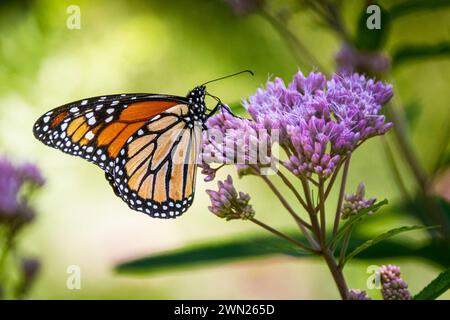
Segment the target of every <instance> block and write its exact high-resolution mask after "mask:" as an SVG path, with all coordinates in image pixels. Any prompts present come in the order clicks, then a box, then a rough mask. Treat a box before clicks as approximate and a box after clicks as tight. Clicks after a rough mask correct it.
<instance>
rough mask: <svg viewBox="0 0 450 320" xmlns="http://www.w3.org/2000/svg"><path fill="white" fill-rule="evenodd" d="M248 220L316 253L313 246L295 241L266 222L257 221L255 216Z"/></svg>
mask: <svg viewBox="0 0 450 320" xmlns="http://www.w3.org/2000/svg"><path fill="white" fill-rule="evenodd" d="M249 220H250V221H251V222H253V223H255V224H257V225H258V226H260V227H262V228H264V229H266V230H267V231H269V232H271V233H273V234H275V235H277V236H279V237H281V238H283V239H285V240H287V241H289V242H290V243H292V244H294V245H296V246H297V247H300V248H302V249H303V250H305V251H308V252H311V253H318V251H317V250H315V249H313V248H310V247H308V246H306V245H305V244H303V243H301V242H300V241H297V240H295V239H293V238H291V237H289V236H288V235H286V234H284V233H282V232H280V231H278V230H276V229H274V228H272V227H270V226H268V225H267V224H265V223H263V222H261V221H259V220H258V219H256V218H250V219H249Z"/></svg>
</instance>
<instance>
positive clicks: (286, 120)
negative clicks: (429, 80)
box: [203, 71, 392, 178]
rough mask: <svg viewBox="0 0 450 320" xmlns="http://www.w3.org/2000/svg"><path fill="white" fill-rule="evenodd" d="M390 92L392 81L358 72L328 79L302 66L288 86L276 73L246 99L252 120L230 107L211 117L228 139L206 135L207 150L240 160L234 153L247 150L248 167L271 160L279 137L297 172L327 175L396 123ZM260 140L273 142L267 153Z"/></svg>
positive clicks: (215, 157)
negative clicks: (385, 111)
mask: <svg viewBox="0 0 450 320" xmlns="http://www.w3.org/2000/svg"><path fill="white" fill-rule="evenodd" d="M391 97H392V87H391V86H390V85H385V84H383V83H381V82H375V81H373V80H371V79H367V78H366V77H364V76H361V75H358V74H349V75H334V76H332V77H331V79H330V80H328V81H327V79H326V77H325V76H324V75H323V74H321V73H314V72H311V73H310V74H309V75H308V76H304V75H303V74H302V72H301V71H299V72H298V73H296V74H295V75H294V77H293V79H292V81H291V82H290V83H289V84H288V85H286V84H285V83H284V82H283V80H282V79H280V78H275V79H274V80H273V81H269V82H268V83H267V84H266V88H265V89H262V88H260V89H258V90H257V91H256V93H255V94H254V95H253V96H251V97H249V98H248V100H246V101H244V102H243V105H244V107H245V108H246V109H247V111H248V113H249V114H250V115H251V117H252V120H249V119H243V118H238V117H235V116H233V115H232V114H231V113H229V112H227V111H226V110H224V111H223V112H221V113H218V114H216V115H215V116H213V117H211V118H210V119H209V121H208V123H207V126H208V128H209V129H213V130H216V131H217V132H218V133H220V134H221V135H222V136H223V138H222V139H221V140H220V141H217V140H215V139H214V138H211V139H205V140H204V141H205V143H204V148H203V150H204V151H206V152H204V154H205V155H206V158H207V160H210V162H220V163H235V164H236V160H237V158H236V157H234V156H229V154H234V155H235V154H243V157H244V160H245V161H244V163H237V164H239V165H240V167H241V168H244V169H247V168H246V167H245V164H247V162H252V163H253V164H256V165H257V167H261V166H262V165H263V164H267V163H271V160H272V159H271V157H272V155H271V152H270V146H271V145H273V143H274V141H275V140H277V141H279V144H280V145H281V146H282V147H283V149H284V150H286V151H287V153H288V154H289V159H287V160H286V161H285V162H284V165H285V166H286V167H287V168H288V169H289V170H290V171H291V172H292V173H294V174H295V175H303V176H311V175H312V174H317V175H318V176H320V177H322V178H327V177H329V176H330V175H331V174H332V173H333V172H334V170H335V169H336V167H338V164H339V162H340V161H342V159H343V158H344V157H346V156H347V155H348V154H349V153H351V152H352V151H353V150H354V149H355V148H357V147H358V146H359V145H360V144H361V143H363V142H364V141H365V140H367V139H369V138H371V137H373V136H376V135H382V134H384V133H386V132H387V131H388V130H389V128H391V126H392V124H391V123H387V122H386V119H385V117H384V116H383V115H382V114H381V109H382V107H383V105H384V104H386V103H387V102H388V101H389V99H390V98H391ZM275 136H276V139H274V137H275ZM260 145H267V146H269V148H268V149H269V152H267V153H266V154H265V155H264V156H262V157H261V156H260V154H259V153H257V156H255V153H254V152H255V150H254V147H255V146H260ZM231 151H233V152H234V153H233V152H231ZM252 152H253V153H252ZM227 153H228V155H227ZM208 155H210V157H209V159H208ZM246 161H247V162H246ZM243 164H244V166H243Z"/></svg>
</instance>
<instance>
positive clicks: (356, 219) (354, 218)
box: [329, 199, 388, 246]
mask: <svg viewBox="0 0 450 320" xmlns="http://www.w3.org/2000/svg"><path fill="white" fill-rule="evenodd" d="M387 203H388V201H387V199H384V200H383V201H380V202H377V203H375V204H374V205H372V206H370V207H368V208H365V209H362V210H360V211H359V212H358V213H357V214H355V215H354V216H352V217H351V218H350V219H348V220H347V222H346V223H345V224H344V225H342V227H340V228H339V230H338V232H337V233H336V235H335V236H334V238H333V239H331V241H330V244H329V246H331V245H332V244H334V243H335V242H336V241H337V240H339V239H340V238H341V237H342V236H343V235H344V234H345V232H346V231H347V230H349V229H350V228H351V227H353V225H355V224H356V223H358V222H360V221H361V220H362V219H364V218H365V217H366V216H367V215H368V214H369V212H375V211H377V210H378V209H379V208H380V207H382V206H384V205H386V204H387Z"/></svg>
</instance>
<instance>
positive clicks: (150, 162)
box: [107, 108, 202, 218]
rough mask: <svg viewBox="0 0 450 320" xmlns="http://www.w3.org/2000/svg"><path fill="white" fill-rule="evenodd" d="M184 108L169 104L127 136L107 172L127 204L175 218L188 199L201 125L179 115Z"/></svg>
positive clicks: (192, 194) (183, 112)
mask: <svg viewBox="0 0 450 320" xmlns="http://www.w3.org/2000/svg"><path fill="white" fill-rule="evenodd" d="M185 112H187V109H185V108H170V109H168V110H166V111H165V112H163V113H161V114H160V115H159V116H158V117H156V118H155V119H153V120H152V121H150V122H149V123H148V124H146V125H145V126H144V127H142V128H141V129H140V130H138V131H137V132H136V133H135V134H134V135H132V136H131V137H130V138H129V141H128V143H127V144H125V145H124V147H123V149H122V150H121V151H120V153H119V155H118V157H117V158H116V160H115V166H114V170H113V173H112V174H111V175H110V177H107V178H108V180H109V181H110V183H111V185H112V187H113V189H114V191H115V193H116V194H118V195H119V196H120V197H121V198H122V199H123V200H124V201H125V202H126V203H127V204H128V205H129V206H130V208H132V209H134V210H137V211H142V212H145V213H146V214H148V215H150V216H152V217H157V218H175V217H177V216H179V215H181V214H182V213H184V212H185V211H186V210H187V209H188V208H189V206H190V205H191V204H192V201H193V198H194V190H195V176H196V168H197V158H198V154H199V151H200V142H201V140H200V138H201V131H202V129H201V127H200V126H192V127H189V126H187V125H186V123H185V122H183V121H179V119H180V118H183V116H185V115H186V114H185Z"/></svg>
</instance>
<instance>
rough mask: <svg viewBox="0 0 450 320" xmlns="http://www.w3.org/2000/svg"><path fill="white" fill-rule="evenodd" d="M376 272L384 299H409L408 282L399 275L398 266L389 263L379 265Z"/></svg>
mask: <svg viewBox="0 0 450 320" xmlns="http://www.w3.org/2000/svg"><path fill="white" fill-rule="evenodd" d="M378 273H379V276H380V281H381V285H382V288H381V294H382V295H383V299H384V300H411V294H410V293H409V291H408V284H407V283H406V282H405V281H404V280H403V279H402V278H401V277H400V267H398V266H394V265H391V264H389V265H387V266H381V267H380V269H379V270H378Z"/></svg>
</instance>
